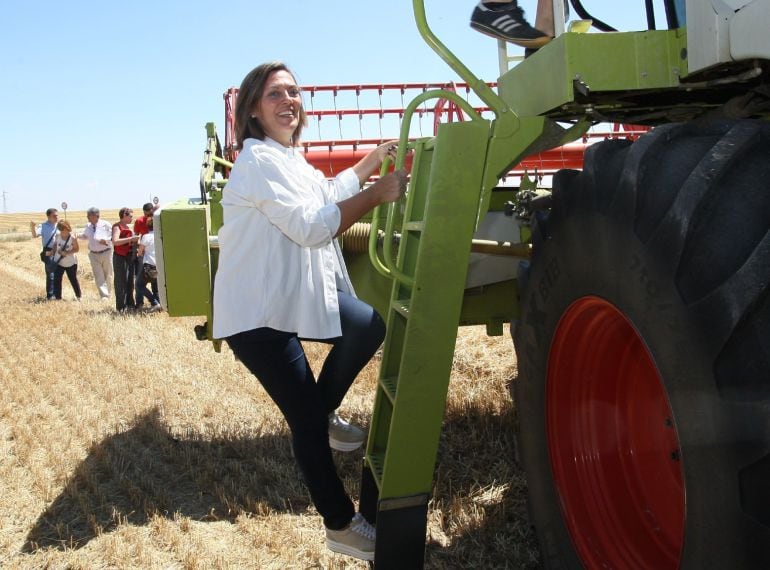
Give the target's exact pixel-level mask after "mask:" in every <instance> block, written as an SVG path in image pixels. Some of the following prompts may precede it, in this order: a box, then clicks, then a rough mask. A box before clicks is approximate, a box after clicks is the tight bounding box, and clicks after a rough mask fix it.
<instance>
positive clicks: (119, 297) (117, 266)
mask: <svg viewBox="0 0 770 570" xmlns="http://www.w3.org/2000/svg"><path fill="white" fill-rule="evenodd" d="M118 215H119V216H120V221H119V222H117V223H115V224H113V225H112V245H113V246H114V250H113V252H112V268H113V276H114V279H115V308H116V309H117V310H118V312H121V313H122V312H124V311H126V310H128V309H133V308H134V291H133V289H134V266H133V258H134V257H135V255H134V253H135V251H136V249H135V248H136V242H138V241H139V236H135V235H134V232H133V231H131V228H130V227H129V224H130V223H131V220H132V219H133V217H134V212H133V210H131V208H121V209H120V211H119V212H118Z"/></svg>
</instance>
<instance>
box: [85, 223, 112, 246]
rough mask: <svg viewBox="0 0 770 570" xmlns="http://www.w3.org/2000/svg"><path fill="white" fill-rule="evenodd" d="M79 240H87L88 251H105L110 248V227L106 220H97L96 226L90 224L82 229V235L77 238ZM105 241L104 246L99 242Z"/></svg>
mask: <svg viewBox="0 0 770 570" xmlns="http://www.w3.org/2000/svg"><path fill="white" fill-rule="evenodd" d="M78 237H79V238H80V239H87V240H88V250H89V251H92V252H94V253H101V252H103V251H107V250H108V249H110V248H111V247H112V225H110V223H109V222H108V221H106V220H103V219H101V218H99V219H98V220H97V221H96V225H94V224H92V223H91V222H89V223H88V225H87V226H86V227H85V229H83V233H82V234H80V235H79V236H78ZM103 239H104V240H107V245H104V244H103V243H102V242H101V241H100V240H103Z"/></svg>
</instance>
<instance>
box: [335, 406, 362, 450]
mask: <svg viewBox="0 0 770 570" xmlns="http://www.w3.org/2000/svg"><path fill="white" fill-rule="evenodd" d="M365 441H366V433H364V430H362V429H361V428H359V427H357V426H354V425H353V424H349V423H348V422H346V421H345V420H343V419H342V418H341V417H339V416H338V415H337V413H336V412H332V413H331V414H329V445H330V446H331V448H332V449H336V450H337V451H353V450H355V449H358V448H359V447H361V444H362V443H364V442H365Z"/></svg>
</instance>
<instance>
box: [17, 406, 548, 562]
mask: <svg viewBox="0 0 770 570" xmlns="http://www.w3.org/2000/svg"><path fill="white" fill-rule="evenodd" d="M483 406H484V404H478V405H475V406H474V405H468V406H467V407H464V408H463V409H460V410H457V409H455V410H450V411H448V412H447V417H446V418H445V423H444V427H443V430H442V433H441V440H440V444H439V452H438V462H437V469H436V478H435V486H434V494H433V497H432V500H431V501H432V506H431V515H430V516H431V521H430V528H431V529H436V528H437V527H438V528H440V531H435V530H432V532H431V533H430V534H431V535H430V536H429V537H428V541H427V548H426V553H425V568H428V569H442V570H443V569H446V570H453V569H456V568H519V569H534V568H539V562H538V558H539V557H538V553H537V541H536V538H535V535H534V532H533V531H532V529H531V528H530V526H529V520H528V515H527V507H526V483H525V480H524V475H523V473H522V470H521V468H520V466H519V465H518V463H517V462H516V461H515V458H514V457H515V442H514V424H515V412H514V411H513V409H512V407H511V406H508V407H506V408H505V409H504V411H502V412H492V411H490V410H489V409H487V408H484V407H483ZM335 461H336V462H337V465H338V471H339V473H340V477H341V478H342V479H343V481H344V483H345V486H346V488H347V489H348V491H349V492H350V493H351V495H352V496H354V497H358V484H359V478H360V467H361V455H360V454H358V453H349V454H339V453H335ZM309 507H310V502H309V496H308V494H307V491H306V489H305V487H304V486H303V485H302V484H301V483H300V475H299V473H298V471H297V470H296V468H295V462H294V459H293V458H292V456H291V451H290V442H289V436H288V435H285V436H275V435H268V436H263V437H254V436H253V435H252V434H250V435H249V436H248V437H239V436H237V435H228V436H227V437H222V438H221V439H205V440H204V439H203V438H202V437H201V436H200V435H199V434H197V433H194V432H191V433H190V434H189V435H188V436H187V437H185V438H175V437H174V436H172V435H171V434H170V433H169V431H168V429H167V428H166V427H165V426H164V425H163V424H162V422H161V421H160V414H159V412H158V410H157V409H154V410H151V411H149V412H148V413H147V414H145V415H143V416H140V417H138V418H136V420H135V422H134V424H133V426H132V427H130V429H127V430H126V431H122V432H121V433H118V434H116V435H113V436H110V437H108V438H106V439H105V440H104V441H102V442H100V443H98V444H95V445H94V446H93V447H92V448H91V450H90V453H89V455H88V457H87V458H86V459H85V460H84V461H83V462H82V463H81V464H80V465H79V466H78V468H77V469H76V470H75V472H74V474H73V475H72V477H71V479H70V481H69V482H68V484H67V485H66V487H65V489H64V490H63V491H62V493H61V495H60V496H59V497H58V498H57V499H56V500H55V501H54V502H53V503H52V504H51V505H50V507H49V508H48V509H46V511H45V512H44V513H42V514H41V515H40V517H39V518H38V520H37V521H36V523H35V525H34V527H33V528H32V530H31V531H30V533H29V535H28V536H27V540H26V543H25V545H24V547H23V549H22V551H23V552H26V553H32V552H34V551H36V550H38V549H46V548H54V549H60V550H64V549H66V548H81V547H83V546H84V545H86V544H87V543H88V542H89V541H90V540H91V539H93V538H95V537H97V536H99V535H100V534H103V533H105V532H109V531H111V530H113V529H115V528H116V527H117V525H118V524H120V523H128V524H132V525H145V524H147V523H149V522H150V520H151V519H152V518H153V517H156V516H161V517H167V518H174V517H175V516H184V517H189V518H191V519H194V520H198V521H221V520H226V521H231V522H233V521H235V519H236V517H237V516H238V515H239V514H241V513H244V512H245V513H259V514H260V515H269V513H270V512H273V511H278V512H291V513H298V512H303V511H305V510H306V509H308V508H309Z"/></svg>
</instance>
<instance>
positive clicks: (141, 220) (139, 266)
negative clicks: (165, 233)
mask: <svg viewBox="0 0 770 570" xmlns="http://www.w3.org/2000/svg"><path fill="white" fill-rule="evenodd" d="M154 212H155V206H153V205H152V204H151V203H149V202H147V203H146V204H145V205H144V206H142V213H143V214H144V215H143V216H139V217H138V218H137V219H136V220H134V235H137V236H139V239H141V238H142V236H143V235H144V234H146V233H148V232H149V231H150V230H149V229H148V228H147V220H149V219H151V218H152V214H153V213H154ZM143 267H144V259H142V256H141V255H137V256H136V258H135V260H134V275H135V282H134V292H135V293H136V308H137V309H141V308H142V306H143V305H144V298H145V297H147V295H146V294H145V293H144V292H145V291H147V288H146V285H147V283H145V279H144V271H143ZM147 300H148V301H150V303H152V299H151V298H150V297H147Z"/></svg>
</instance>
